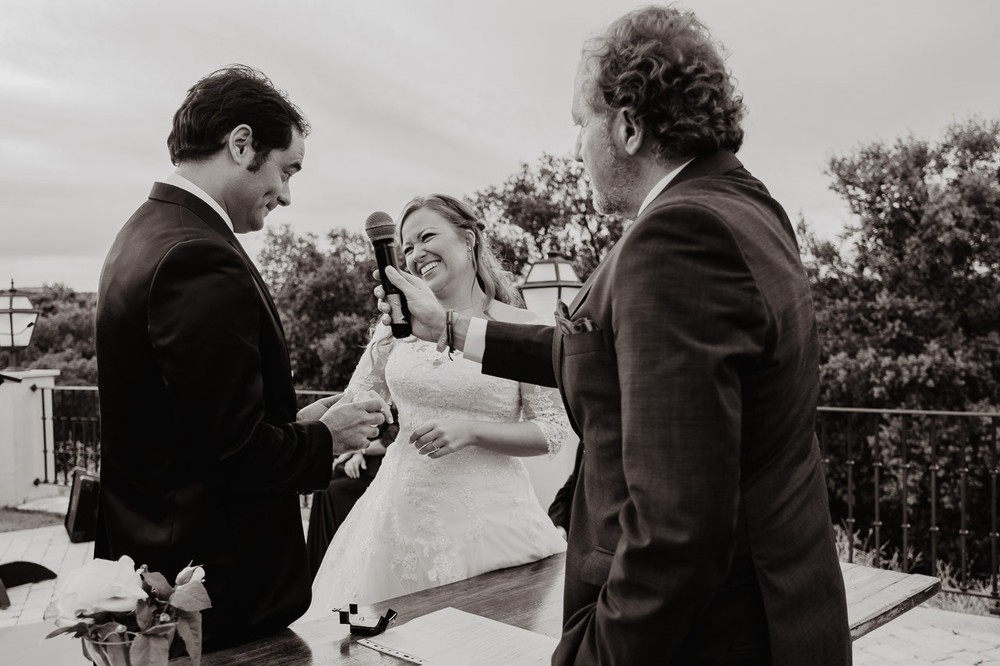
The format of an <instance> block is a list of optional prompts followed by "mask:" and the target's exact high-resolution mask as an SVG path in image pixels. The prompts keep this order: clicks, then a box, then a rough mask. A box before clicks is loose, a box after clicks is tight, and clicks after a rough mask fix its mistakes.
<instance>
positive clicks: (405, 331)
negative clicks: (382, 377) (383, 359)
mask: <svg viewBox="0 0 1000 666" xmlns="http://www.w3.org/2000/svg"><path fill="white" fill-rule="evenodd" d="M374 246H375V261H376V262H377V263H378V272H379V277H381V279H382V289H384V290H385V300H386V302H387V303H389V318H390V319H391V320H392V324H391V328H392V337H394V338H405V337H408V336H410V335H412V334H413V328H412V327H411V326H410V310H409V308H407V307H406V296H404V295H403V292H401V291H400V290H399V288H398V287H397V286H396V285H394V284H393V283H391V282H389V278H387V277H386V276H385V268H386V266H392V267H393V268H395V269H396V270H397V271H399V272H401V273H402V272H403V269H402V268H401V266H400V261H399V253H398V252H397V248H396V244H395V243H394V242H392V241H391V240H385V241H378V242H376V243H374Z"/></svg>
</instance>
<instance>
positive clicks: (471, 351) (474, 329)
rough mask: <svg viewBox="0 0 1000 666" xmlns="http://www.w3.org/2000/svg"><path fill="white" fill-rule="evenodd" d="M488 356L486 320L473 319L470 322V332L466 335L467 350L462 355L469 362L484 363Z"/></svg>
mask: <svg viewBox="0 0 1000 666" xmlns="http://www.w3.org/2000/svg"><path fill="white" fill-rule="evenodd" d="M485 354H486V320H485V319H479V318H478V317H473V318H472V319H470V320H469V330H468V332H467V333H466V334H465V349H463V350H462V355H463V357H464V358H466V359H467V360H469V361H475V362H476V363H482V362H483V356H484V355H485Z"/></svg>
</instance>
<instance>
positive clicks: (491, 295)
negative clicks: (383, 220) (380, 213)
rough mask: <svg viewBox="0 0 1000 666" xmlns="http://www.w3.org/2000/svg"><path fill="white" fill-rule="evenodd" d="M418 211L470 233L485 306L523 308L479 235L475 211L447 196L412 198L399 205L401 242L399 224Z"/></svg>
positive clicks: (482, 228) (510, 280)
mask: <svg viewBox="0 0 1000 666" xmlns="http://www.w3.org/2000/svg"><path fill="white" fill-rule="evenodd" d="M422 208H427V209H430V210H432V211H434V212H435V213H437V214H439V215H441V217H443V218H444V219H446V220H447V221H448V222H449V223H451V224H452V225H453V226H454V227H456V228H457V229H459V230H462V231H471V232H472V234H473V236H474V237H475V239H476V242H475V245H473V246H472V252H473V254H472V265H473V267H474V269H475V272H476V282H478V283H479V287H480V288H481V289H482V290H483V293H484V294H486V303H487V305H488V304H489V303H490V301H492V300H493V299H496V300H498V301H500V302H501V303H506V304H508V305H513V306H516V307H521V306H523V304H524V302H523V301H522V300H521V295H520V294H519V293H518V292H517V287H516V286H514V280H513V278H512V277H511V274H510V273H509V272H507V271H506V270H504V269H503V266H502V265H501V263H500V260H499V259H498V258H497V256H496V254H495V253H494V252H493V248H492V247H491V244H490V241H489V239H488V238H487V237H486V234H485V233H483V232H484V231H485V229H486V225H485V224H484V223H483V221H482V218H481V217H480V215H479V212H478V211H477V210H476V209H475V208H473V207H472V206H470V205H469V204H467V203H465V202H464V201H462V200H460V199H456V198H455V197H452V196H448V195H447V194H429V195H427V196H426V197H414V198H413V199H411V200H410V202H409V203H407V204H406V205H405V206H403V212H402V213H400V214H399V225H398V227H399V228H398V229H397V233H398V234H399V236H400V240H402V234H403V223H404V222H406V218H408V217H409V216H410V215H412V214H413V213H415V212H417V211H418V210H420V209H422Z"/></svg>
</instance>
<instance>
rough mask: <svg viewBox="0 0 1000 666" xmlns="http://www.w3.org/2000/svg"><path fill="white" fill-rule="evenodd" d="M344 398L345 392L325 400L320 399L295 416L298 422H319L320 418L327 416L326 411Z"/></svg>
mask: <svg viewBox="0 0 1000 666" xmlns="http://www.w3.org/2000/svg"><path fill="white" fill-rule="evenodd" d="M343 396H344V394H343V392H341V393H336V394H334V395H331V396H327V397H325V398H320V399H319V400H317V401H316V402H314V403H312V404H311V405H306V406H305V407H303V408H302V409H300V410H299V411H298V413H297V414H296V415H295V420H296V421H297V422H298V421H319V420H320V418H321V417H322V416H323V415H324V414H326V410H328V409H330V408H331V407H333V406H334V405H335V404H336V403H337V401H338V400H340V399H341V398H342V397H343Z"/></svg>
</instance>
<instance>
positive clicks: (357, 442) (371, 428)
mask: <svg viewBox="0 0 1000 666" xmlns="http://www.w3.org/2000/svg"><path fill="white" fill-rule="evenodd" d="M319 420H320V421H322V422H323V423H324V424H325V425H326V427H327V428H329V429H330V433H331V434H332V435H333V452H334V453H343V452H345V451H357V450H360V449H363V448H365V447H367V446H368V444H369V443H370V440H372V439H374V438H375V437H378V432H379V428H378V427H379V426H380V425H382V424H383V423H386V422H388V423H392V411H391V410H390V409H389V405H388V404H386V402H385V400H383V399H382V397H381V396H379V395H378V394H377V393H375V392H374V391H366V392H364V393H362V394H359V395H357V396H354V397H353V398H352V399H351V400H350V401H344V400H341V401H340V402H338V403H337V404H335V405H334V406H332V407H330V409H328V410H327V411H326V413H324V414H323V416H321V417H320V418H319Z"/></svg>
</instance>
